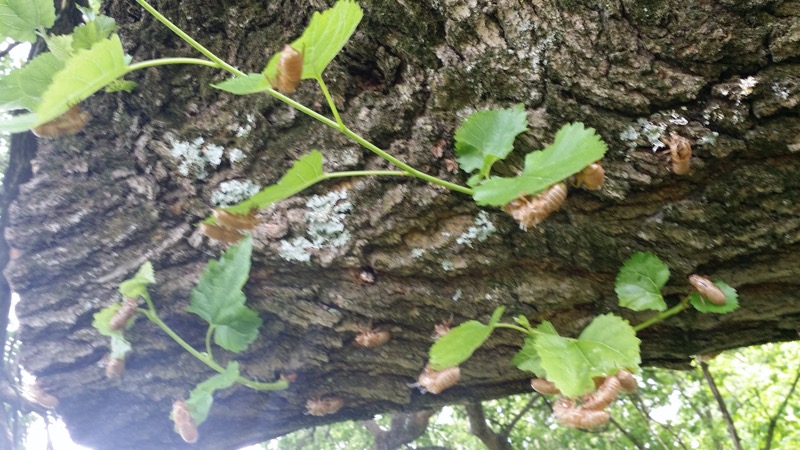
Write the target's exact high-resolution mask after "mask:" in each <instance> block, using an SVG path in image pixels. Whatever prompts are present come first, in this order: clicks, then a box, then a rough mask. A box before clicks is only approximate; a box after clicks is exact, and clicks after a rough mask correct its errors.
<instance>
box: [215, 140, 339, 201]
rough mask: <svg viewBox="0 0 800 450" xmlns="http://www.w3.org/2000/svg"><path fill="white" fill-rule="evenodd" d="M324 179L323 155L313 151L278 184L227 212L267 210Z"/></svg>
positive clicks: (296, 164) (296, 162)
mask: <svg viewBox="0 0 800 450" xmlns="http://www.w3.org/2000/svg"><path fill="white" fill-rule="evenodd" d="M324 179H325V173H324V172H323V171H322V153H320V152H318V151H317V150H312V151H311V154H310V155H305V156H303V157H302V158H300V159H298V160H297V161H295V163H294V164H293V165H292V168H291V169H289V170H288V171H287V172H286V174H285V175H284V176H283V178H281V179H280V180H279V181H278V182H277V183H276V184H273V185H270V186H267V187H265V188H264V189H262V190H261V191H260V192H257V193H256V194H254V195H253V196H252V197H250V198H248V199H247V200H245V201H243V202H241V203H238V204H236V205H233V206H230V207H228V208H225V210H226V211H228V212H230V213H234V214H248V213H250V211H251V210H253V209H259V208H265V207H267V206H269V205H271V204H273V203H275V202H279V201H281V200H283V199H286V198H289V197H291V196H293V195H294V194H296V193H298V192H300V191H302V190H303V189H305V188H307V187H309V186H311V185H313V184H315V183H318V182H320V181H322V180H324Z"/></svg>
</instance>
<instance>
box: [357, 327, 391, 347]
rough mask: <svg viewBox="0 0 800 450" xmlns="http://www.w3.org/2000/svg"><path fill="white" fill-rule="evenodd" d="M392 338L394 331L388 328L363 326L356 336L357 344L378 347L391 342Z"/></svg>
mask: <svg viewBox="0 0 800 450" xmlns="http://www.w3.org/2000/svg"><path fill="white" fill-rule="evenodd" d="M391 338H392V333H390V332H389V331H388V330H379V329H377V328H372V329H369V328H362V329H360V330H359V331H358V336H356V339H355V341H356V344H358V345H360V346H362V347H378V346H380V345H383V344H385V343H387V342H389V339H391Z"/></svg>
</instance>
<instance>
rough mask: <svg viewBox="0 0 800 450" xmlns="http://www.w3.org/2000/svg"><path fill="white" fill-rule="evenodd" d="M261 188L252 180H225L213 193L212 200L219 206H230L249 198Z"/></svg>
mask: <svg viewBox="0 0 800 450" xmlns="http://www.w3.org/2000/svg"><path fill="white" fill-rule="evenodd" d="M260 190H261V188H260V187H259V186H258V185H257V184H255V183H253V182H252V181H250V180H244V181H239V180H230V181H223V182H222V183H220V184H219V188H217V190H216V191H214V192H212V193H211V202H212V203H213V204H215V205H217V206H230V205H234V204H236V203H239V202H241V201H243V200H247V199H248V198H250V196H252V195H253V194H255V193H256V192H258V191H260Z"/></svg>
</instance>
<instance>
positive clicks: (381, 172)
mask: <svg viewBox="0 0 800 450" xmlns="http://www.w3.org/2000/svg"><path fill="white" fill-rule="evenodd" d="M369 176H384V177H389V176H394V177H410V176H412V175H411V174H410V173H408V172H403V171H400V170H348V171H342V172H331V173H325V174H323V175H322V179H320V181H322V180H328V179H331V178H343V177H369Z"/></svg>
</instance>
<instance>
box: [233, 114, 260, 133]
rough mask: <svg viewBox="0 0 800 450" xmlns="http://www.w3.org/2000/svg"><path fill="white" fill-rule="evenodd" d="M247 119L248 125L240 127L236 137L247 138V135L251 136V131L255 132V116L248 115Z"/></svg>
mask: <svg viewBox="0 0 800 450" xmlns="http://www.w3.org/2000/svg"><path fill="white" fill-rule="evenodd" d="M245 118H246V119H247V123H246V124H244V125H240V126H239V127H238V128H237V129H236V137H246V136H247V135H249V134H250V132H251V131H253V125H254V124H255V123H256V118H255V116H253V115H252V114H248V115H247V116H245Z"/></svg>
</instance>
